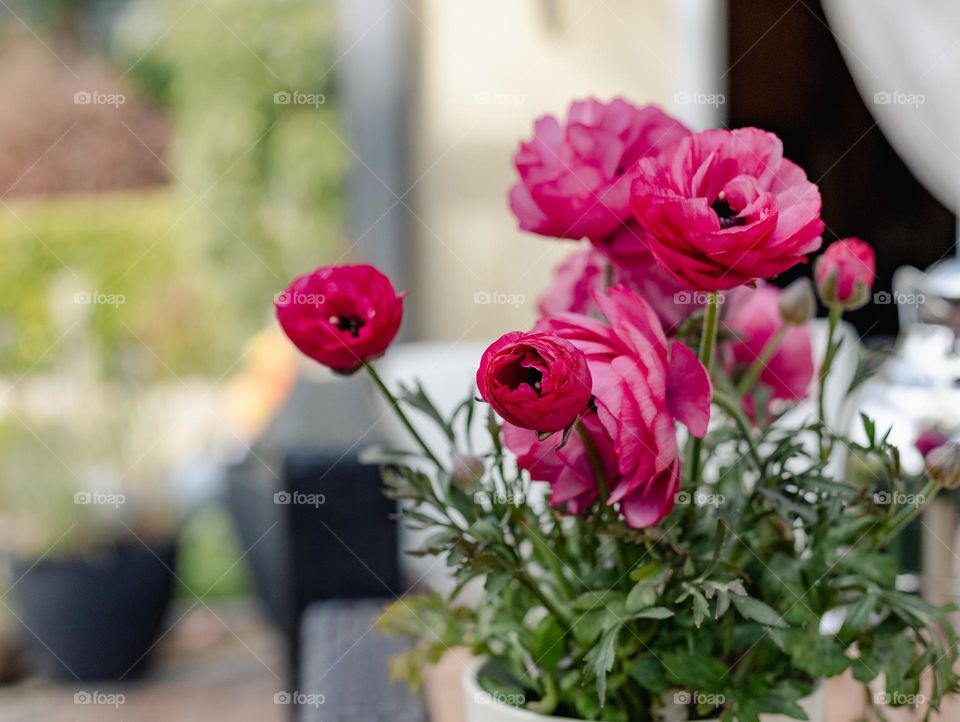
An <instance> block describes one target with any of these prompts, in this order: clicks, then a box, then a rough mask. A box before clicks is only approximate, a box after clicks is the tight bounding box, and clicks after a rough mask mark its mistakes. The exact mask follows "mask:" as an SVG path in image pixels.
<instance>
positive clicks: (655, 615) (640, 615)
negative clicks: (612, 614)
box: [630, 607, 673, 619]
mask: <svg viewBox="0 0 960 722" xmlns="http://www.w3.org/2000/svg"><path fill="white" fill-rule="evenodd" d="M672 616H673V612H672V611H670V610H669V609H667V608H666V607H649V608H648V609H641V610H640V611H639V612H636V613H635V614H632V615H630V619H667V618H668V617H672Z"/></svg>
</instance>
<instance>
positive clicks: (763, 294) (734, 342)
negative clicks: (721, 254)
mask: <svg viewBox="0 0 960 722" xmlns="http://www.w3.org/2000/svg"><path fill="white" fill-rule="evenodd" d="M782 293H783V292H782V291H781V290H780V289H778V288H777V287H776V286H771V285H768V284H763V285H761V286H758V287H757V288H738V289H737V290H735V291H733V292H731V293H729V294H727V297H726V303H725V304H724V308H723V320H722V327H721V328H722V330H723V331H725V332H726V333H727V334H729V335H730V336H731V337H732V338H731V339H730V340H727V341H724V342H723V346H722V353H723V355H724V362H725V364H726V367H727V370H728V372H730V373H733V374H734V375H737V374H740V373H745V372H746V371H747V369H749V368H750V366H751V365H752V364H753V362H754V361H756V360H757V359H758V358H760V354H762V353H763V349H764V348H766V346H767V343H768V342H769V341H770V339H771V338H772V337H773V335H774V334H775V333H777V331H779V329H780V327H781V326H783V324H784V320H783V317H782V316H781V315H780V305H779V299H780V295H781V294H782ZM813 372H814V363H813V347H812V344H811V340H810V327H809V325H807V324H804V325H800V326H797V325H792V324H791V325H790V326H789V327H788V329H787V331H786V332H785V333H784V336H783V338H782V340H781V341H780V343H779V345H778V346H777V349H776V351H774V353H773V355H772V356H771V357H770V360H769V361H767V363H766V364H765V365H764V368H763V370H762V371H761V372H760V379H759V380H760V383H762V384H763V385H765V386H767V387H768V388H769V389H770V391H771V393H770V397H771V398H774V399H784V400H786V401H796V400H798V399H802V398H804V397H806V395H807V392H808V391H809V389H810V382H811V381H812V380H813ZM747 405H748V407H751V406H752V404H751V403H750V400H749V399H748V400H747Z"/></svg>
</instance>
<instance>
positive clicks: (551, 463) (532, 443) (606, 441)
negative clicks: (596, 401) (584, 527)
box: [503, 411, 620, 515]
mask: <svg viewBox="0 0 960 722" xmlns="http://www.w3.org/2000/svg"><path fill="white" fill-rule="evenodd" d="M580 421H581V423H582V424H583V426H584V428H585V429H586V432H587V434H588V435H589V436H590V439H591V443H592V445H593V448H594V449H595V451H596V454H597V457H598V458H599V459H600V461H601V463H602V464H603V471H604V478H605V479H606V480H607V483H608V484H610V485H614V484H617V483H619V481H620V475H619V473H620V472H619V470H618V468H617V459H616V456H615V455H614V451H613V442H612V440H611V439H610V437H609V435H608V434H607V432H606V431H605V430H604V428H603V425H602V424H601V423H600V420H599V418H598V417H597V413H596V412H595V411H591V412H588V413H587V414H585V415H584V416H583V417H581V419H580ZM503 443H504V446H506V447H507V448H508V449H510V451H512V452H513V453H514V454H516V455H517V465H518V466H519V467H520V468H521V469H525V470H527V471H529V472H530V476H531V477H532V478H533V479H536V480H537V481H545V482H547V483H549V484H550V486H551V487H552V488H553V491H552V493H551V495H550V503H551V504H552V505H553V506H557V507H562V508H564V509H566V511H568V512H569V513H571V514H576V515H579V514H583V513H584V512H585V511H587V509H589V508H590V507H591V506H592V505H593V503H594V502H595V501H596V500H597V496H598V492H597V479H596V477H595V476H594V473H593V467H592V466H591V463H590V457H589V455H588V453H587V449H586V446H584V443H583V439H582V438H581V437H580V434H578V433H573V434H571V435H570V437H569V438H568V439H567V443H566V444H564V445H563V446H562V447H560V448H557V441H556V438H549V439H544V440H542V441H541V440H540V437H539V435H538V434H537V432H536V431H531V430H530V429H524V428H522V427H520V426H514V425H513V424H510V423H505V424H504V425H503Z"/></svg>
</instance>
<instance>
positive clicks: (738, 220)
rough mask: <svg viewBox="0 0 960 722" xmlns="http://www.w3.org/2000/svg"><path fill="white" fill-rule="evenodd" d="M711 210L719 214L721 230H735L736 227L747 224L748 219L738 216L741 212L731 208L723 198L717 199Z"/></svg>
mask: <svg viewBox="0 0 960 722" xmlns="http://www.w3.org/2000/svg"><path fill="white" fill-rule="evenodd" d="M710 208H712V209H713V212H714V213H716V214H717V220H718V221H720V228H721V230H722V229H724V228H733V227H734V226H742V225H744V224H745V223H746V222H747V219H746V218H742V217H741V216H739V215H737V214H738V213H739V211H736V210H734V209H733V208H731V207H730V204H729V203H727V201H726V200H724V199H723V198H717V200H715V201H714V202H713V205H712V206H710Z"/></svg>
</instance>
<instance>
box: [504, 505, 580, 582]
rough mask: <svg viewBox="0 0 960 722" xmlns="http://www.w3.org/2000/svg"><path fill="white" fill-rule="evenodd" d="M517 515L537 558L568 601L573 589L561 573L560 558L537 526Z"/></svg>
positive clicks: (518, 512)
mask: <svg viewBox="0 0 960 722" xmlns="http://www.w3.org/2000/svg"><path fill="white" fill-rule="evenodd" d="M517 514H519V515H520V517H522V511H520V510H517V511H516V512H515V518H517V521H519V522H520V525H521V526H522V527H523V528H524V529H525V530H526V531H527V533H528V534H529V535H530V539H531V541H532V542H533V548H534V550H535V551H536V553H537V556H538V557H539V558H540V560H541V561H542V562H543V563H544V564H545V565H546V566H547V567H548V568H549V569H550V571H551V572H553V576H554V577H556V579H557V584H558V586H559V587H560V591H561V592H562V593H563V595H564V596H565V597H566V598H567V599H570V598H572V597H573V588H572V587H571V586H570V581H569V580H568V579H567V577H566V575H565V574H564V573H563V564H562V563H561V561H560V557H559V556H557V553H556V552H555V551H554V550H553V549H552V548H551V547H550V545H549V544H548V543H547V541H546V539H544V538H543V536H542V535H541V534H540V530H539V529H538V528H537V524H536V522H535V521H534V522H533V523H532V524H528V523H527V522H526V521H525V520H524V519H522V518H520V517H517V516H516V515H517Z"/></svg>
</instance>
